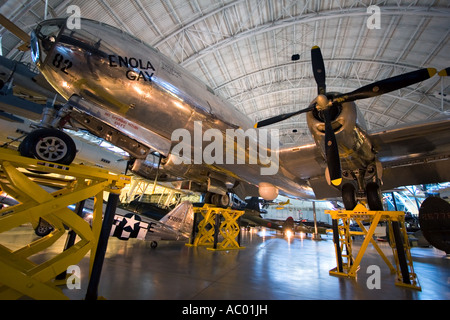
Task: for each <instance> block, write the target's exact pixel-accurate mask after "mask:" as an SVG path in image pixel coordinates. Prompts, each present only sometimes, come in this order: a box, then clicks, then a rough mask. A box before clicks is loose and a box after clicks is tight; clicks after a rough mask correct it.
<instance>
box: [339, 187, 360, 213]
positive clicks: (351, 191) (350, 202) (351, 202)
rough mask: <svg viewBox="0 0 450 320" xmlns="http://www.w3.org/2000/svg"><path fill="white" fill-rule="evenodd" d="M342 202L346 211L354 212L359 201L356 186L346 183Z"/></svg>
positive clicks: (343, 188)
mask: <svg viewBox="0 0 450 320" xmlns="http://www.w3.org/2000/svg"><path fill="white" fill-rule="evenodd" d="M341 191H342V202H344V207H345V210H353V209H354V208H355V207H356V205H357V204H358V201H357V199H356V190H355V186H354V185H353V184H351V183H345V184H344V185H343V186H342V189H341Z"/></svg>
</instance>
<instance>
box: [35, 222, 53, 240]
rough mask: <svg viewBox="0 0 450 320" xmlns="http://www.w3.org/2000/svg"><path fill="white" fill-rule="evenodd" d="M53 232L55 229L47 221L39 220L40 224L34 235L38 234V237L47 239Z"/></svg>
mask: <svg viewBox="0 0 450 320" xmlns="http://www.w3.org/2000/svg"><path fill="white" fill-rule="evenodd" d="M52 231H53V227H52V226H51V225H50V224H49V223H48V222H47V221H45V220H43V219H41V218H39V224H38V226H37V227H36V228H35V229H34V233H36V235H37V236H39V237H45V236H46V235H48V234H49V233H50V232H52Z"/></svg>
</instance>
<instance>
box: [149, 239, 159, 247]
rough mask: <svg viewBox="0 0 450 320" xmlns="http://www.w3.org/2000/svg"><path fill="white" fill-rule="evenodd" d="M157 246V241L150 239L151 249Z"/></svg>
mask: <svg viewBox="0 0 450 320" xmlns="http://www.w3.org/2000/svg"><path fill="white" fill-rule="evenodd" d="M157 246H158V242H156V241H152V242H151V243H150V248H152V249H156V247H157Z"/></svg>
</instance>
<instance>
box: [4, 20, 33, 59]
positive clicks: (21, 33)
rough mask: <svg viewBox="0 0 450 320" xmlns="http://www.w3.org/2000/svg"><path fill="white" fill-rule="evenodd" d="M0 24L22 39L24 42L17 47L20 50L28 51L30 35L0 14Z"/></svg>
mask: <svg viewBox="0 0 450 320" xmlns="http://www.w3.org/2000/svg"><path fill="white" fill-rule="evenodd" d="M0 24H1V25H2V26H4V27H5V28H6V29H7V30H9V31H10V32H11V33H12V34H14V35H15V36H16V37H18V38H19V39H20V40H22V41H23V42H24V43H23V44H22V45H21V46H20V47H19V48H18V49H19V50H21V51H28V50H29V49H30V48H29V47H30V43H31V39H30V36H29V35H28V34H27V33H26V32H25V31H23V30H22V29H20V28H19V27H18V26H17V25H15V24H14V23H13V22H12V21H11V20H9V19H8V18H6V17H5V16H4V15H2V14H0Z"/></svg>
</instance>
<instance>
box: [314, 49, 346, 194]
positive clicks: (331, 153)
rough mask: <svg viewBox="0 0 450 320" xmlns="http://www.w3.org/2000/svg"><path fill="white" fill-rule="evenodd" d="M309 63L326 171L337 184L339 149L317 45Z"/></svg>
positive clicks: (339, 179)
mask: <svg viewBox="0 0 450 320" xmlns="http://www.w3.org/2000/svg"><path fill="white" fill-rule="evenodd" d="M311 63H312V69H313V73H314V79H315V80H316V83H317V94H318V97H317V98H316V109H317V111H319V113H321V114H322V117H323V121H324V124H325V157H326V160H327V166H328V173H329V175H330V181H331V183H332V184H333V185H334V186H339V185H340V184H341V182H342V175H341V161H340V159H339V149H338V145H337V142H336V135H335V134H334V130H333V127H332V125H331V117H330V107H331V105H332V104H330V101H329V100H328V98H327V97H326V95H325V94H326V85H325V64H324V62H323V57H322V52H321V51H320V48H319V47H318V46H314V47H312V49H311Z"/></svg>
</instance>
